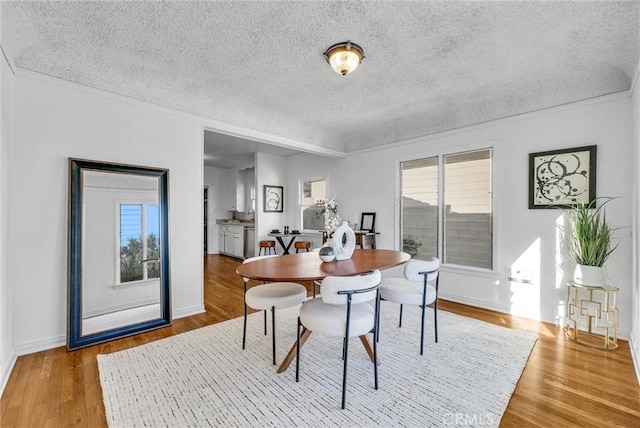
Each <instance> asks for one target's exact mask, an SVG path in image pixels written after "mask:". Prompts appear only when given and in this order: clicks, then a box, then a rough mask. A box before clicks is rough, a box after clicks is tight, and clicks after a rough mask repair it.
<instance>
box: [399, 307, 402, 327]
mask: <svg viewBox="0 0 640 428" xmlns="http://www.w3.org/2000/svg"><path fill="white" fill-rule="evenodd" d="M398 327H402V303H400V321H399V322H398Z"/></svg>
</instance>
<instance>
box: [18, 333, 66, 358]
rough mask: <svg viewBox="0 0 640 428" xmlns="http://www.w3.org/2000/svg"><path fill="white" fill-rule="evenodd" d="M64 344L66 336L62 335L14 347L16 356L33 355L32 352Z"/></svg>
mask: <svg viewBox="0 0 640 428" xmlns="http://www.w3.org/2000/svg"><path fill="white" fill-rule="evenodd" d="M66 343H67V336H66V335H64V334H63V335H61V336H55V337H49V338H47V339H41V340H36V341H34V342H28V343H23V344H22V345H19V346H16V349H15V352H16V355H17V356H21V355H27V354H33V353H34V352H40V351H46V350H47V349H52V348H57V347H58V346H64V345H65V344H66Z"/></svg>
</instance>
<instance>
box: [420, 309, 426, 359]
mask: <svg viewBox="0 0 640 428" xmlns="http://www.w3.org/2000/svg"><path fill="white" fill-rule="evenodd" d="M425 307H426V306H424V305H423V306H422V325H421V327H420V355H422V354H423V352H424V311H425Z"/></svg>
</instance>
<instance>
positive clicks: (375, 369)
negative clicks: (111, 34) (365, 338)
mask: <svg viewBox="0 0 640 428" xmlns="http://www.w3.org/2000/svg"><path fill="white" fill-rule="evenodd" d="M373 336H374V337H373V377H374V379H375V383H374V385H375V389H378V345H377V343H376V342H377V340H376V338H375V336H376V332H375V331H374V332H373Z"/></svg>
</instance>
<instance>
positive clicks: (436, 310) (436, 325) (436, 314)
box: [433, 299, 438, 343]
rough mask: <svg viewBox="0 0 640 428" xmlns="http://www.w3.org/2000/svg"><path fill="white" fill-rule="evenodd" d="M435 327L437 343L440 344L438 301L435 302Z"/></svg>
mask: <svg viewBox="0 0 640 428" xmlns="http://www.w3.org/2000/svg"><path fill="white" fill-rule="evenodd" d="M433 327H434V329H435V332H436V343H438V299H436V300H435V301H434V302H433Z"/></svg>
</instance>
